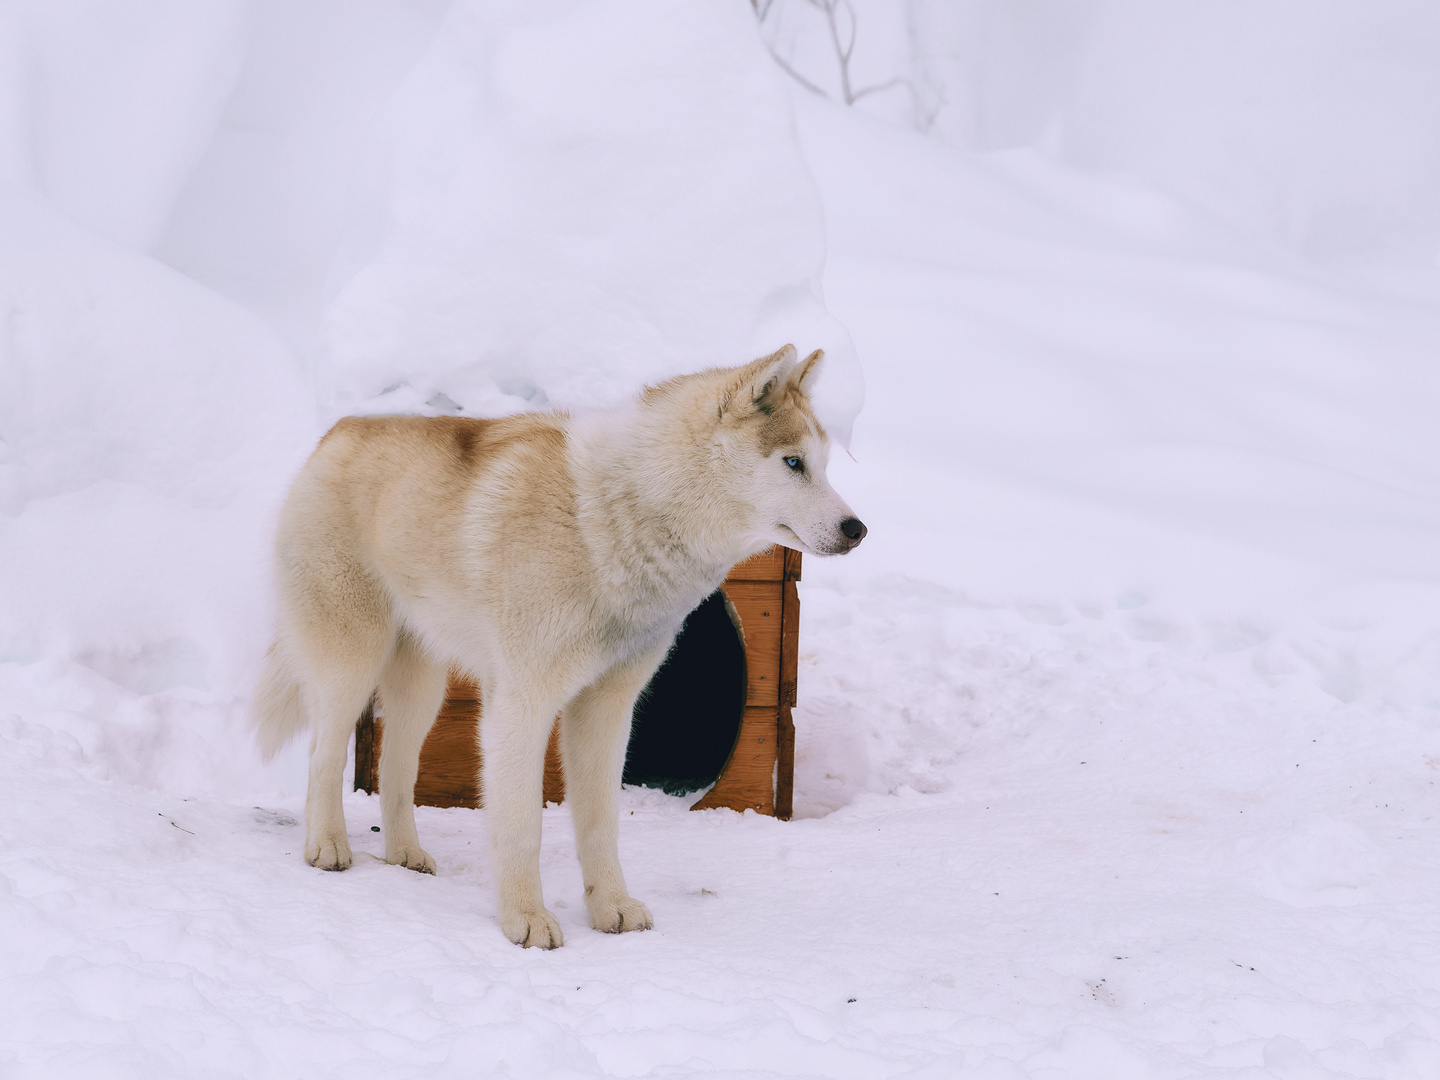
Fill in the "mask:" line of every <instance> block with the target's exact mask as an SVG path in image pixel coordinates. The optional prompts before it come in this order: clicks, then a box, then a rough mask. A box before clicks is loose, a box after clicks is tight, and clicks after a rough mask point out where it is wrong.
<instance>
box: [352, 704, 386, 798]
mask: <svg viewBox="0 0 1440 1080" xmlns="http://www.w3.org/2000/svg"><path fill="white" fill-rule="evenodd" d="M355 790H356V791H363V792H365V793H366V794H367V795H374V794H375V793H376V792H377V791H379V790H380V733H379V731H378V730H377V729H376V726H375V695H374V694H371V695H370V700H369V701H367V702H366V703H365V709H364V711H363V712H361V713H360V721H359V723H357V724H356V725H355Z"/></svg>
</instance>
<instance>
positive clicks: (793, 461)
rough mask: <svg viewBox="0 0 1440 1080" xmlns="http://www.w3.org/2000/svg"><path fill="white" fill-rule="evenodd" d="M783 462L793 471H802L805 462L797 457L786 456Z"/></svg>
mask: <svg viewBox="0 0 1440 1080" xmlns="http://www.w3.org/2000/svg"><path fill="white" fill-rule="evenodd" d="M785 464H786V465H788V466H790V468H791V469H792V470H794V471H795V472H804V470H805V462H803V461H801V460H800V459H799V458H798V457H787V458H786V459H785Z"/></svg>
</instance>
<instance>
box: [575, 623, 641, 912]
mask: <svg viewBox="0 0 1440 1080" xmlns="http://www.w3.org/2000/svg"><path fill="white" fill-rule="evenodd" d="M664 655H665V654H664V652H663V651H661V652H660V653H658V654H656V655H654V656H652V657H648V658H646V659H645V660H642V661H637V662H634V663H631V664H628V665H625V666H624V667H618V668H614V669H612V670H611V671H609V672H607V673H606V674H605V675H603V676H601V677H600V679H598V680H597V681H596V682H595V683H594V684H593V685H591V686H589V687H587V688H586V689H584V690H582V691H581V692H580V693H579V694H577V695H576V696H575V699H574V700H573V701H571V702H570V704H569V705H567V706H566V707H565V713H564V717H563V719H562V721H561V728H560V731H561V743H562V746H563V750H564V755H565V799H566V801H567V802H568V803H569V804H570V814H571V817H572V818H574V821H575V849H576V853H577V854H578V855H579V857H580V870H581V873H582V874H583V875H584V879H585V908H586V910H587V911H588V913H589V915H590V925H591V926H593V927H594V928H595V929H596V930H602V931H604V932H605V933H607V934H619V933H623V932H624V931H626V930H649V929H650V927H651V926H652V925H654V924H653V921H652V920H651V918H650V910H649V909H648V908H647V907H646V906H645V905H644V904H642V903H641V902H640V901H639V900H636V899H634V898H633V897H631V895H630V893H629V892H628V891H627V889H626V888H625V875H624V873H623V872H622V871H621V869H620V850H619V831H620V823H619V815H620V777H621V774H622V773H623V772H624V769H625V748H626V746H627V744H628V743H629V740H630V718H631V715H632V714H633V712H634V710H635V698H636V697H637V696H638V695H639V693H640V691H642V690H643V689H645V685H646V684H647V683H648V682H649V681H650V678H651V676H652V675H654V674H655V669H656V668H657V667H658V666H659V665H660V661H661V660H662V659H664Z"/></svg>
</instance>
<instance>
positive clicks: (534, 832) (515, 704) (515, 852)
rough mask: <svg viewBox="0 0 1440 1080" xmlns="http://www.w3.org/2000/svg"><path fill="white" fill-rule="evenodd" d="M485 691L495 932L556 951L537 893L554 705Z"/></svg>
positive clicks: (557, 942)
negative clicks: (497, 912) (496, 900)
mask: <svg viewBox="0 0 1440 1080" xmlns="http://www.w3.org/2000/svg"><path fill="white" fill-rule="evenodd" d="M486 690H487V692H486V693H485V695H484V697H485V700H484V705H483V710H484V712H483V716H482V719H481V722H480V747H481V753H482V755H483V757H484V763H483V765H482V767H481V773H482V785H483V787H484V800H485V816H486V818H487V819H489V825H490V846H491V851H492V852H493V855H494V863H495V883H496V887H497V891H498V893H499V903H500V929H501V930H502V931H504V933H505V936H506V937H508V938H509V939H510V940H511V941H513V942H515V944H517V945H523V946H525V947H526V948H527V949H528V948H530V947H531V946H536V947H538V948H541V949H556V948H559V947H560V946H561V945H563V944H564V943H565V937H564V935H563V934H561V933H560V924H559V923H558V922H556V921H555V916H554V915H552V914H551V913H550V912H549V911H547V910H546V908H545V901H544V899H543V897H542V895H541V891H540V812H541V810H542V809H543V802H542V799H543V790H544V777H545V746H546V744H547V743H548V742H549V741H550V729H551V727H552V726H553V725H554V723H555V713H556V707H555V706H553V705H552V706H548V707H545V706H540V705H537V704H535V703H533V702H530V701H527V700H525V699H523V698H521V697H520V696H518V695H515V694H510V693H506V692H505V691H504V690H498V691H489V689H488V688H486Z"/></svg>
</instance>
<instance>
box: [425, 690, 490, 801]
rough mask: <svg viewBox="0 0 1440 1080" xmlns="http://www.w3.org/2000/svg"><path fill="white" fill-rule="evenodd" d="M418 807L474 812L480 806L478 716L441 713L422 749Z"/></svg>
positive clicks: (444, 711)
mask: <svg viewBox="0 0 1440 1080" xmlns="http://www.w3.org/2000/svg"><path fill="white" fill-rule="evenodd" d="M446 705H447V706H449V705H450V702H448V701H447V702H446ZM476 707H477V709H478V702H477V703H476ZM457 713H459V715H457ZM415 805H416V806H468V807H470V808H472V809H473V808H475V807H477V806H479V805H480V739H479V727H478V725H477V723H476V715H475V713H473V712H472V713H471V714H470V715H468V716H467V715H464V714H463V713H461V712H460V710H459V709H456V708H453V707H451V708H443V709H441V710H440V715H439V716H437V717H436V718H435V725H434V727H432V728H431V729H430V734H429V735H427V736H426V737H425V744H424V745H423V746H422V747H421V748H420V771H419V774H418V775H417V776H416V778H415Z"/></svg>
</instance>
